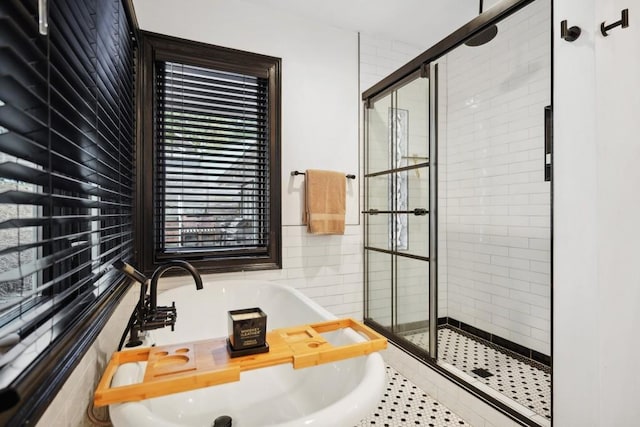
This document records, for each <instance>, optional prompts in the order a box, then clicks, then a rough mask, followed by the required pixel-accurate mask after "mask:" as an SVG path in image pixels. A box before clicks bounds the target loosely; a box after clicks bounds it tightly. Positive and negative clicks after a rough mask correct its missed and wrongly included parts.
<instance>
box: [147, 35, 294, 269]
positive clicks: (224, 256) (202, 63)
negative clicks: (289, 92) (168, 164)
mask: <svg viewBox="0 0 640 427" xmlns="http://www.w3.org/2000/svg"><path fill="white" fill-rule="evenodd" d="M138 60H139V62H138V75H139V78H140V85H139V86H138V88H137V90H138V93H137V96H138V99H139V100H141V102H139V103H138V111H137V115H138V120H137V123H138V124H139V125H138V138H137V147H136V151H137V153H138V155H137V156H136V157H137V159H138V160H137V161H138V163H137V171H138V176H137V185H138V192H137V194H138V195H139V197H138V200H137V203H138V206H139V209H137V213H136V250H137V259H138V263H139V267H140V268H142V270H144V272H145V273H150V272H151V271H153V270H154V269H155V268H156V267H157V266H159V265H161V264H163V262H166V261H167V260H168V259H184V260H186V261H188V262H190V263H192V264H193V265H194V266H195V267H196V268H198V270H199V271H200V272H202V273H216V272H228V271H244V270H266V269H278V268H281V267H282V237H281V228H282V227H281V224H282V220H281V167H280V127H281V125H280V122H281V59H279V58H274V57H270V56H266V55H260V54H255V53H250V52H244V51H240V50H236V49H230V48H225V47H219V46H214V45H209V44H205V43H200V42H194V41H190V40H185V39H180V38H175V37H170V36H166V35H161V34H155V33H149V32H141V33H140V46H139V55H138ZM156 61H167V62H177V63H182V64H187V65H192V66H198V67H204V68H210V69H213V70H219V71H225V72H232V73H240V74H246V75H251V76H261V77H266V78H268V99H269V103H268V110H269V118H268V125H267V129H268V141H269V147H268V156H269V161H268V163H269V171H268V177H269V190H268V196H269V197H268V199H269V213H268V225H269V237H268V243H267V245H266V249H265V250H262V251H260V250H258V251H256V250H237V251H193V252H187V253H181V254H179V256H177V255H176V254H171V255H168V254H163V253H161V251H160V250H159V248H158V247H159V245H158V242H157V239H158V237H157V233H156V232H155V230H156V228H155V227H156V219H157V218H156V217H155V215H157V214H156V200H155V197H156V196H155V194H156V192H155V180H156V177H155V172H156V171H155V167H156V133H155V117H156V115H155V104H156V102H155V101H156V100H155V96H156V86H155V85H156V70H155V64H156Z"/></svg>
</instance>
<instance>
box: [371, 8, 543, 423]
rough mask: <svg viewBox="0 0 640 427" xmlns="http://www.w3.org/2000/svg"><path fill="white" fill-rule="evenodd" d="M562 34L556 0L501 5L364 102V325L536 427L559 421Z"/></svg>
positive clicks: (404, 69)
mask: <svg viewBox="0 0 640 427" xmlns="http://www.w3.org/2000/svg"><path fill="white" fill-rule="evenodd" d="M492 25H496V26H497V29H498V32H497V35H496V36H495V37H494V38H493V39H491V40H487V42H486V43H484V44H481V45H475V44H474V45H473V46H468V45H466V44H465V43H464V42H465V40H468V39H469V38H470V37H473V36H474V35H477V34H479V33H480V32H481V31H482V30H483V29H486V28H489V27H491V26H492ZM550 35H551V4H550V1H549V0H533V1H532V0H528V1H527V0H524V1H523V0H520V1H518V0H504V1H502V2H500V3H498V5H496V6H494V7H493V8H491V9H489V10H488V11H486V12H485V13H483V14H482V15H481V16H479V17H478V18H476V19H475V20H473V21H471V22H470V23H469V24H467V25H466V26H465V27H463V28H461V29H460V30H458V31H456V32H455V33H453V34H452V35H451V36H449V37H447V38H446V39H444V40H443V41H442V42H440V43H438V44H437V45H435V46H434V47H433V48H431V49H429V50H427V51H426V52H425V53H423V54H422V55H421V56H419V57H418V58H416V59H415V60H413V61H412V62H410V63H409V64H407V65H405V66H403V67H402V68H400V69H399V70H398V71H397V72H396V73H394V74H392V75H391V76H389V77H388V78H387V79H385V80H383V81H382V82H380V83H379V84H377V85H375V86H374V87H372V88H371V89H369V90H368V91H366V92H365V93H364V95H363V99H364V101H365V107H366V108H365V123H366V127H365V174H364V176H365V200H364V202H365V208H364V211H363V212H364V224H365V236H364V238H365V248H364V249H365V284H366V285H365V292H366V298H365V321H366V323H367V324H369V325H370V326H372V327H374V328H375V329H377V330H379V331H380V332H382V333H384V334H385V335H386V336H387V337H389V338H390V339H391V340H392V341H393V342H394V343H395V344H397V345H398V346H400V347H402V348H404V349H405V350H406V351H408V352H410V353H412V354H413V355H414V356H416V357H418V358H421V359H423V360H424V361H425V363H427V364H430V365H431V366H433V367H434V369H437V370H440V371H442V372H446V374H447V376H450V377H451V376H453V377H456V378H457V379H458V380H460V381H463V382H465V383H467V385H468V386H469V387H472V388H474V389H475V390H476V393H477V394H478V395H480V396H482V397H484V398H485V399H486V400H488V401H489V402H490V403H492V404H494V406H496V407H499V408H501V409H502V410H504V411H505V412H506V413H508V414H509V415H511V416H512V417H513V418H514V419H517V420H519V421H521V422H524V423H526V424H529V425H549V423H550V419H551V407H550V393H551V390H550V387H551V378H550V374H551V357H550V355H551V290H552V286H551V284H552V280H551V180H552V173H551V129H552V128H551V116H552V114H551V112H552V109H551V38H550Z"/></svg>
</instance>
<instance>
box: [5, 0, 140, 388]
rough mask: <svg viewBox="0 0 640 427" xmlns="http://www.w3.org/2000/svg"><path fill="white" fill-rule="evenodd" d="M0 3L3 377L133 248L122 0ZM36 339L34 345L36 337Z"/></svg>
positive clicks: (52, 334) (128, 57)
mask: <svg viewBox="0 0 640 427" xmlns="http://www.w3.org/2000/svg"><path fill="white" fill-rule="evenodd" d="M37 11H38V8H37V2H36V1H35V0H26V1H25V0H5V1H2V2H0V344H1V343H3V342H4V343H5V344H6V343H9V344H8V345H7V346H6V347H4V348H3V351H2V352H0V387H6V386H7V385H8V384H10V382H11V381H12V380H13V379H14V378H15V377H16V376H17V375H19V374H20V372H21V369H23V368H24V367H25V366H28V365H29V362H30V360H33V359H34V358H35V357H37V355H38V353H39V351H42V350H43V349H45V348H46V347H47V345H48V343H51V342H53V341H55V339H56V336H57V335H58V334H60V333H61V332H62V331H64V329H65V327H67V326H68V325H70V324H72V323H73V322H74V319H75V318H76V317H77V316H79V315H80V314H81V313H82V312H83V310H88V309H90V308H91V304H92V303H93V302H94V301H96V300H97V298H98V297H99V296H100V295H101V294H102V293H104V292H107V291H110V290H112V289H113V286H114V285H115V284H116V282H118V281H120V280H121V278H122V276H121V275H120V274H119V273H117V272H116V271H115V270H113V269H111V268H110V266H111V264H112V263H113V261H115V260H116V259H117V258H121V257H124V258H128V257H131V255H132V245H133V232H132V217H133V212H132V200H133V194H132V193H133V187H134V178H133V173H134V164H133V142H134V137H133V135H134V120H133V118H134V110H133V83H134V68H133V49H134V46H133V41H132V37H131V35H130V33H131V30H130V28H129V27H130V25H129V23H128V21H127V18H126V14H125V11H124V9H123V5H122V4H121V2H120V0H55V1H49V34H48V36H42V35H40V34H39V33H38V26H37V22H38V16H37ZM35 343H37V345H35Z"/></svg>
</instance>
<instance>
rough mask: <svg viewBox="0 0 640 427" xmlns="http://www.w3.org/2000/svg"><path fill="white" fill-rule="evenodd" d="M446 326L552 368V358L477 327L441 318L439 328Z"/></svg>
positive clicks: (450, 318)
mask: <svg viewBox="0 0 640 427" xmlns="http://www.w3.org/2000/svg"><path fill="white" fill-rule="evenodd" d="M445 325H446V326H449V327H454V328H456V329H458V330H459V331H461V332H466V334H467V335H470V336H471V337H472V338H476V339H478V338H479V339H481V340H484V341H487V342H489V343H491V344H494V345H496V346H498V347H502V348H504V349H506V350H509V351H510V352H512V353H515V354H517V355H519V356H522V357H524V358H526V359H529V360H530V361H533V362H536V363H537V364H542V365H544V368H546V369H549V368H551V356H548V355H546V354H543V353H540V352H539V351H536V350H533V349H531V348H528V347H525V346H523V345H520V344H518V343H516V342H513V341H510V340H508V339H506V338H502V337H501V336H499V335H495V334H492V333H490V332H487V331H484V330H482V329H479V328H476V327H475V326H472V325H469V324H468V323H464V322H461V321H459V320H456V319H454V318H452V317H439V318H438V326H439V327H441V326H445Z"/></svg>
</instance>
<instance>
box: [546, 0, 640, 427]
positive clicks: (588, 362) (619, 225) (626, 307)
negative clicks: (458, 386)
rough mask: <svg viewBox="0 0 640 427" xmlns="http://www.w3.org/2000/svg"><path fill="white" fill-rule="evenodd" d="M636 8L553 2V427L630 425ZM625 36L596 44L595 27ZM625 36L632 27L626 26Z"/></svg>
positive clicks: (633, 399) (638, 281)
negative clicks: (568, 34)
mask: <svg viewBox="0 0 640 427" xmlns="http://www.w3.org/2000/svg"><path fill="white" fill-rule="evenodd" d="M634 6H637V2H635V1H632V2H629V1H623V0H554V15H555V22H554V28H555V29H559V28H560V21H561V20H563V19H567V20H568V22H569V25H570V26H571V25H577V26H579V27H581V28H582V35H581V36H580V38H579V39H578V40H577V41H575V42H573V43H568V42H565V41H563V40H561V39H560V38H559V36H558V33H557V32H556V38H555V40H554V43H555V45H554V73H555V74H554V104H555V117H554V132H555V140H554V143H555V146H554V163H555V166H554V173H555V182H554V351H553V360H554V375H553V405H554V406H553V408H554V424H555V425H559V426H562V425H580V426H605V425H606V426H627V425H635V424H637V420H638V419H639V418H640V407H639V406H638V404H637V400H638V396H639V395H640V390H639V387H640V385H639V384H640V381H639V380H640V377H639V376H638V373H637V372H638V371H637V355H638V354H639V352H640V342H639V341H638V340H637V335H638V330H639V328H640V317H639V315H638V313H639V310H638V306H639V302H640V286H639V285H640V277H639V270H638V255H639V252H640V251H639V248H638V242H639V241H640V226H639V225H638V218H640V199H639V198H638V197H637V190H636V188H637V183H638V182H640V168H638V161H639V160H640V143H638V138H639V135H640V122H639V121H638V116H637V114H638V111H640V91H639V90H638V86H637V78H638V75H640V56H639V55H638V54H637V52H639V51H640V28H639V27H638V25H634V19H633V16H634V15H633V13H634V11H636V16H637V7H636V8H635V9H634ZM626 7H628V8H629V14H630V26H629V27H628V28H626V29H621V28H617V29H616V30H613V31H612V32H611V35H610V36H609V37H607V38H604V37H603V36H602V35H601V34H600V33H599V31H598V30H599V27H600V23H601V22H603V21H606V22H607V23H611V22H614V21H617V20H619V19H620V11H621V10H622V9H623V8H626ZM636 24H637V21H636Z"/></svg>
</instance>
